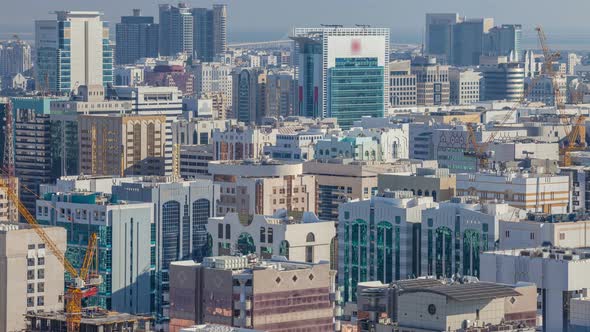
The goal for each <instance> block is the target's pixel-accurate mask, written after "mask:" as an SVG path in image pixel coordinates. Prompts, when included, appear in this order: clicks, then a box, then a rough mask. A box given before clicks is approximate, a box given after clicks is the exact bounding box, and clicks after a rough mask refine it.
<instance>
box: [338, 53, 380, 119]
mask: <svg viewBox="0 0 590 332" xmlns="http://www.w3.org/2000/svg"><path fill="white" fill-rule="evenodd" d="M384 89H385V86H384V69H383V66H379V65H378V62H377V58H336V65H335V67H333V68H330V69H329V74H328V90H329V95H328V114H329V116H331V117H335V118H337V119H338V124H339V125H340V126H341V127H343V128H345V129H348V128H350V126H351V125H352V124H353V122H354V121H355V120H360V118H361V117H363V116H372V117H383V113H384V110H385V105H384V100H383V94H384Z"/></svg>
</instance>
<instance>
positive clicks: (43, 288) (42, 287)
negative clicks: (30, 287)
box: [37, 282, 45, 292]
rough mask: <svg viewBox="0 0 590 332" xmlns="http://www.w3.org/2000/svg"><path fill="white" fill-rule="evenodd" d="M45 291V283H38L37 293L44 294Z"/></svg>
mask: <svg viewBox="0 0 590 332" xmlns="http://www.w3.org/2000/svg"><path fill="white" fill-rule="evenodd" d="M44 291H45V283H44V282H39V283H37V292H44Z"/></svg>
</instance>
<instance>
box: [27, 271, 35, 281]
mask: <svg viewBox="0 0 590 332" xmlns="http://www.w3.org/2000/svg"><path fill="white" fill-rule="evenodd" d="M33 279H35V270H28V271H27V280H33Z"/></svg>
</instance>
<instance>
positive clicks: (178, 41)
mask: <svg viewBox="0 0 590 332" xmlns="http://www.w3.org/2000/svg"><path fill="white" fill-rule="evenodd" d="M159 25H160V26H159V31H160V33H159V40H158V42H159V45H160V47H159V49H160V55H164V56H172V55H176V54H178V53H186V54H189V55H192V54H193V31H194V29H193V16H192V15H191V9H190V8H189V5H188V4H186V3H179V4H178V7H176V6H172V5H160V21H159Z"/></svg>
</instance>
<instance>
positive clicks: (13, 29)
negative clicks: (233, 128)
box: [0, 0, 590, 49]
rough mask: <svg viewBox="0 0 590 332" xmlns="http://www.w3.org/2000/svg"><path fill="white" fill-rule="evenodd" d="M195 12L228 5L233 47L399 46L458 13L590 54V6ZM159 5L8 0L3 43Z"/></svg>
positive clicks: (416, 0)
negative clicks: (311, 38) (349, 37)
mask: <svg viewBox="0 0 590 332" xmlns="http://www.w3.org/2000/svg"><path fill="white" fill-rule="evenodd" d="M184 2H187V3H189V4H191V6H194V7H209V6H211V5H212V4H213V3H225V4H227V5H228V33H229V36H228V37H229V41H230V42H240V41H258V40H271V39H285V38H287V37H288V33H289V31H290V30H291V28H293V27H296V26H317V25H319V24H321V23H325V24H343V25H354V24H370V25H372V26H376V27H389V28H391V39H392V41H393V42H394V43H420V42H421V39H422V31H423V29H424V17H425V14H426V13H428V12H450V13H453V12H457V13H459V14H460V15H462V16H467V17H493V18H494V22H495V24H496V25H499V24H511V23H520V24H523V30H524V31H523V34H524V44H525V45H524V46H525V47H535V46H536V42H535V34H534V27H535V25H537V24H541V25H542V26H543V27H544V28H545V30H546V33H547V36H548V38H549V41H550V42H551V43H552V45H554V47H555V48H567V47H568V45H571V46H572V47H573V46H577V47H578V48H579V49H590V20H588V19H587V13H588V12H590V1H580V0H562V1H560V2H559V3H556V2H555V1H550V0H494V1H492V0H409V1H400V0H363V1H358V0H298V1H287V0H274V1H271V0H225V1H212V0H198V1H197V0H193V1H184ZM161 3H176V2H174V1H173V2H167V1H155V0H126V1H121V0H102V1H100V2H99V1H90V0H51V1H41V0H18V1H17V0H4V1H2V11H1V14H0V39H6V38H10V36H11V35H12V34H13V33H18V34H20V35H21V38H23V39H26V40H31V39H33V34H32V32H33V24H34V23H33V22H34V21H35V20H39V19H51V18H53V17H54V15H52V14H51V12H53V11H56V10H99V11H102V12H103V13H104V19H105V20H107V21H109V22H110V23H111V27H112V29H113V30H114V24H115V23H117V22H119V20H120V17H121V16H123V15H131V10H132V9H133V8H140V9H141V10H142V13H143V14H144V15H150V16H154V17H156V20H157V14H158V4H161Z"/></svg>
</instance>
